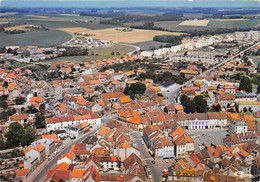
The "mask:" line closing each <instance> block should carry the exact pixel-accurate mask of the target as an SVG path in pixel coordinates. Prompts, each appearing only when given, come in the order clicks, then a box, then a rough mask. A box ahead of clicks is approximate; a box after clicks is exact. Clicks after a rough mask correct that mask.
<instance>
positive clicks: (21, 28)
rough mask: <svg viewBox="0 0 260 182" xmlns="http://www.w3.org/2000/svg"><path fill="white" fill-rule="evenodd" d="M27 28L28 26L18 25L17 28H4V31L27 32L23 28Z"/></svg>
mask: <svg viewBox="0 0 260 182" xmlns="http://www.w3.org/2000/svg"><path fill="white" fill-rule="evenodd" d="M27 26H28V25H18V26H14V27H6V28H5V30H6V31H12V30H24V31H27V30H28V29H26V28H25V27H27Z"/></svg>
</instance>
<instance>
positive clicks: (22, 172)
mask: <svg viewBox="0 0 260 182" xmlns="http://www.w3.org/2000/svg"><path fill="white" fill-rule="evenodd" d="M28 176H29V169H28V168H25V169H17V170H16V178H19V179H21V180H22V181H26V179H27V177H28Z"/></svg>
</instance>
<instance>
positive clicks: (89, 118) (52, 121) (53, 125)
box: [46, 113, 101, 132]
mask: <svg viewBox="0 0 260 182" xmlns="http://www.w3.org/2000/svg"><path fill="white" fill-rule="evenodd" d="M84 122H87V123H89V124H90V125H91V126H95V125H100V124H101V118H100V116H99V115H98V114H95V113H94V114H89V115H83V116H64V117H55V118H48V119H47V121H46V123H47V125H46V130H47V132H50V131H56V130H64V129H65V127H67V126H71V125H77V124H81V123H84Z"/></svg>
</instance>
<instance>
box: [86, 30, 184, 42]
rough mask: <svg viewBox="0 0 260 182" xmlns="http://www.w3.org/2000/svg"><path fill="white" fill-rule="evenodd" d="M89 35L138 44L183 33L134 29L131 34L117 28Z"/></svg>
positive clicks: (88, 32)
mask: <svg viewBox="0 0 260 182" xmlns="http://www.w3.org/2000/svg"><path fill="white" fill-rule="evenodd" d="M85 33H87V34H94V36H93V38H95V39H101V40H112V41H115V42H123V43H138V42H146V41H151V40H153V37H154V36H155V35H181V33H175V32H164V31H156V30H140V29H133V30H132V31H129V32H123V31H118V30H116V28H110V29H102V30H87V31H85Z"/></svg>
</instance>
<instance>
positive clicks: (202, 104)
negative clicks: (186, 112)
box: [194, 95, 208, 113]
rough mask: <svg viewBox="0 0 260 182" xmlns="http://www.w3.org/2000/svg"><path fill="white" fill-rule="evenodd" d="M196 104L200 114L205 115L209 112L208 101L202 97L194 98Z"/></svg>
mask: <svg viewBox="0 0 260 182" xmlns="http://www.w3.org/2000/svg"><path fill="white" fill-rule="evenodd" d="M194 102H195V104H196V111H197V112H198V113H205V112H207V110H208V104H207V101H206V100H205V99H204V98H203V96H202V95H197V96H195V97H194Z"/></svg>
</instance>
